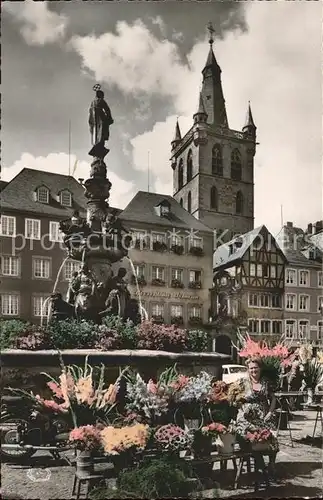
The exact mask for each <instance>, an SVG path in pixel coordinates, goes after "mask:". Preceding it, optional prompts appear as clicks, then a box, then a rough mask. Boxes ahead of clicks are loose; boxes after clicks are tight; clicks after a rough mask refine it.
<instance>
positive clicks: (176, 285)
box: [171, 279, 184, 288]
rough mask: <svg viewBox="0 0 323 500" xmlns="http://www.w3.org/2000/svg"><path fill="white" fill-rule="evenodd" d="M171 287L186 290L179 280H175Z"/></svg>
mask: <svg viewBox="0 0 323 500" xmlns="http://www.w3.org/2000/svg"><path fill="white" fill-rule="evenodd" d="M171 285H172V287H173V288H184V284H183V283H182V282H181V280H179V279H173V280H172V283H171Z"/></svg>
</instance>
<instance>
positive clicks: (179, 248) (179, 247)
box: [170, 244, 184, 255]
mask: <svg viewBox="0 0 323 500" xmlns="http://www.w3.org/2000/svg"><path fill="white" fill-rule="evenodd" d="M170 248H171V251H172V252H174V253H176V254H177V255H182V254H183V252H184V246H183V245H175V244H174V245H171V247H170Z"/></svg>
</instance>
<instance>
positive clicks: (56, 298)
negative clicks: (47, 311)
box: [50, 292, 74, 320]
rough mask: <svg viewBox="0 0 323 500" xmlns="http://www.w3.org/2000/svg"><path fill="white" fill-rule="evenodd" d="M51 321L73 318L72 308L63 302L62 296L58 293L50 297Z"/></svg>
mask: <svg viewBox="0 0 323 500" xmlns="http://www.w3.org/2000/svg"><path fill="white" fill-rule="evenodd" d="M50 302H51V311H52V313H51V320H64V319H67V318H71V317H74V308H73V306H72V305H70V304H68V303H67V302H65V300H63V298H62V294H61V293H59V292H55V293H52V295H51V299H50Z"/></svg>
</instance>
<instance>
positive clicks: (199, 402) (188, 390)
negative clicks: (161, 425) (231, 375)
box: [171, 372, 212, 429]
mask: <svg viewBox="0 0 323 500" xmlns="http://www.w3.org/2000/svg"><path fill="white" fill-rule="evenodd" d="M211 382H212V375H210V374H209V373H206V372H200V373H199V374H198V375H197V376H196V377H187V376H185V375H179V376H178V377H177V379H175V380H174V381H173V382H172V383H171V388H172V392H173V393H172V398H173V400H174V402H175V404H176V405H178V410H179V413H181V415H182V416H183V418H184V421H186V426H187V427H188V428H191V429H197V428H199V427H200V426H201V425H202V422H203V413H204V409H205V407H206V404H207V397H208V394H209V392H210V389H211Z"/></svg>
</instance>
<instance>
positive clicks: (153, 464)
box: [90, 456, 200, 500]
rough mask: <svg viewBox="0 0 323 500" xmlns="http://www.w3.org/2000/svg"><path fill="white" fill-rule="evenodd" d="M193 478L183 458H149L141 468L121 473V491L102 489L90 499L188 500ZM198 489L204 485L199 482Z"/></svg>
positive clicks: (93, 493)
mask: <svg viewBox="0 0 323 500" xmlns="http://www.w3.org/2000/svg"><path fill="white" fill-rule="evenodd" d="M191 476H192V471H191V470H190V468H189V467H188V465H187V464H185V462H184V461H182V460H180V459H176V458H172V457H170V456H165V457H161V458H155V459H146V460H145V461H144V462H143V463H142V464H140V465H139V466H138V467H135V468H132V469H125V470H123V471H122V472H121V473H120V474H119V477H118V481H117V486H118V488H117V490H114V491H113V490H109V489H104V488H98V489H97V490H96V491H95V490H94V491H93V492H92V493H91V494H90V498H91V499H93V500H100V499H103V498H147V499H155V498H188V495H189V494H190V493H191V486H190V484H189V482H188V481H187V479H188V478H189V477H191ZM198 486H200V484H199V483H198ZM110 495H112V496H110Z"/></svg>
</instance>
